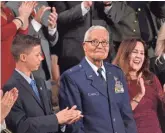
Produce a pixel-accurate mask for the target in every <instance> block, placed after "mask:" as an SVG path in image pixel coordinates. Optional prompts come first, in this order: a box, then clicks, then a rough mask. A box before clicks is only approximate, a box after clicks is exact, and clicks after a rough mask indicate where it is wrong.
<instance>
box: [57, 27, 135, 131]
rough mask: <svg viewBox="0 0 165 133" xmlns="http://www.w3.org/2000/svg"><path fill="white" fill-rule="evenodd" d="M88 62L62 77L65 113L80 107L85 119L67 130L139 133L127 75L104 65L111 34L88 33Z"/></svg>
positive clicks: (85, 46) (102, 30)
mask: <svg viewBox="0 0 165 133" xmlns="http://www.w3.org/2000/svg"><path fill="white" fill-rule="evenodd" d="M83 49H84V51H85V58H84V59H83V60H82V61H81V62H80V64H78V65H77V66H74V67H73V68H71V69H69V70H67V71H65V72H64V73H63V75H62V77H61V84H60V85H61V88H60V92H59V94H60V95H59V98H60V99H59V100H60V107H61V109H63V108H65V107H68V106H69V107H71V106H72V105H77V107H78V109H79V110H81V111H82V113H83V115H84V118H83V119H82V120H80V121H78V122H76V123H74V124H72V125H71V126H68V127H66V132H67V133H137V129H136V125H135V121H134V119H133V116H132V111H131V107H130V104H129V96H128V91H127V85H126V81H125V77H124V74H123V72H122V71H121V69H120V68H118V67H117V66H114V65H112V64H109V63H106V62H103V60H104V59H106V57H107V55H108V52H109V33H108V31H107V30H106V29H105V28H104V27H102V26H92V27H90V28H89V29H88V31H87V32H86V33H85V37H84V43H83Z"/></svg>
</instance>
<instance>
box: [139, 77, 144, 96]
mask: <svg viewBox="0 0 165 133" xmlns="http://www.w3.org/2000/svg"><path fill="white" fill-rule="evenodd" d="M139 83H140V87H141V94H142V96H144V95H145V92H146V89H145V86H144V80H143V78H139Z"/></svg>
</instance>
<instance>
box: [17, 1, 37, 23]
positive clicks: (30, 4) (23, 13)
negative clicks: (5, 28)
mask: <svg viewBox="0 0 165 133" xmlns="http://www.w3.org/2000/svg"><path fill="white" fill-rule="evenodd" d="M36 5H37V2H35V1H26V2H22V3H21V5H20V7H19V9H18V12H19V16H20V17H21V18H23V19H28V18H29V16H30V14H31V13H32V11H33V10H34V8H35V6H36ZM23 21H24V20H23Z"/></svg>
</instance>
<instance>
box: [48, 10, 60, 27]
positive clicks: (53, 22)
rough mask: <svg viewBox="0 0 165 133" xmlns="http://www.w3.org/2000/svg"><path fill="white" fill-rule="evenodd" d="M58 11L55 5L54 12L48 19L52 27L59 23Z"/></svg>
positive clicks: (49, 25)
mask: <svg viewBox="0 0 165 133" xmlns="http://www.w3.org/2000/svg"><path fill="white" fill-rule="evenodd" d="M57 16H58V15H57V13H56V9H55V7H52V12H51V13H50V15H49V19H48V27H49V28H50V29H53V28H55V27H56V25H57Z"/></svg>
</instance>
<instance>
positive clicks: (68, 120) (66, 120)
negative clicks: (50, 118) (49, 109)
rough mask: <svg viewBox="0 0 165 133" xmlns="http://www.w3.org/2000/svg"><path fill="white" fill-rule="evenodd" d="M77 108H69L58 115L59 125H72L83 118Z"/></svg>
mask: <svg viewBox="0 0 165 133" xmlns="http://www.w3.org/2000/svg"><path fill="white" fill-rule="evenodd" d="M76 108H77V106H73V107H72V108H71V109H69V108H68V107H67V108H65V109H63V110H62V111H60V112H58V113H57V114H56V116H57V119H58V123H59V124H72V123H74V122H76V121H78V120H79V119H81V118H82V117H83V115H81V111H79V110H76Z"/></svg>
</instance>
